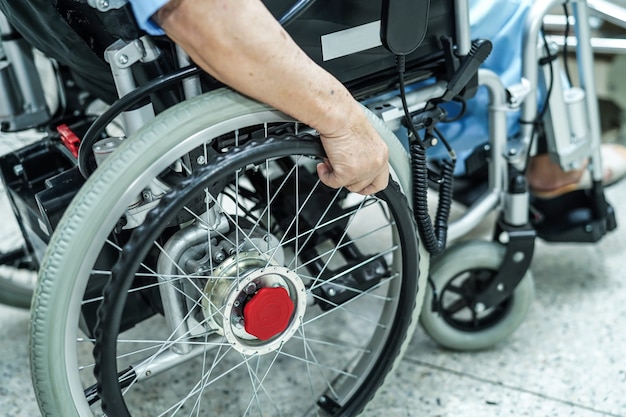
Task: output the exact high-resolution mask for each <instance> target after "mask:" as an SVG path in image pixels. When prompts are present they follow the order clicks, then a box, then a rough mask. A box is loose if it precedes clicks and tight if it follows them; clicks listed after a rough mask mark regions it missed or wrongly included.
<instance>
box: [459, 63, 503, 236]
mask: <svg viewBox="0 0 626 417" xmlns="http://www.w3.org/2000/svg"><path fill="white" fill-rule="evenodd" d="M478 81H479V84H480V85H481V86H484V87H486V88H487V91H488V92H489V98H490V104H489V144H490V147H491V163H490V164H489V188H488V191H487V192H486V193H485V194H484V195H483V196H482V197H481V198H480V199H479V200H477V201H476V202H475V203H474V204H473V205H472V206H470V207H469V208H468V209H467V210H466V211H465V213H464V214H463V215H462V216H461V217H460V218H458V219H456V220H454V221H453V222H451V223H450V225H449V227H448V242H450V243H452V242H453V241H455V240H457V239H460V238H462V237H463V236H465V235H466V234H467V233H469V232H470V231H471V230H473V229H474V228H475V227H476V226H478V225H479V224H480V223H481V222H482V221H483V220H484V219H485V216H487V214H489V213H490V212H491V211H493V210H495V209H497V208H498V207H499V206H500V205H501V204H502V201H503V199H502V197H503V192H504V187H505V178H506V161H507V155H506V149H507V123H506V113H507V111H508V110H509V108H508V106H507V95H506V89H505V88H504V85H503V84H502V81H501V80H500V78H499V77H498V76H497V75H496V74H495V73H494V72H492V71H489V70H485V69H481V70H480V71H479V72H478Z"/></svg>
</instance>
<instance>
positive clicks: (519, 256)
mask: <svg viewBox="0 0 626 417" xmlns="http://www.w3.org/2000/svg"><path fill="white" fill-rule="evenodd" d="M524 258H525V256H524V252H515V253H514V254H513V262H515V263H516V264H518V263H520V262H522V261H523V260H524Z"/></svg>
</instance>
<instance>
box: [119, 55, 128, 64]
mask: <svg viewBox="0 0 626 417" xmlns="http://www.w3.org/2000/svg"><path fill="white" fill-rule="evenodd" d="M128 61H129V59H128V55H126V54H121V55H120V56H118V57H117V62H119V63H120V64H122V65H126V64H128Z"/></svg>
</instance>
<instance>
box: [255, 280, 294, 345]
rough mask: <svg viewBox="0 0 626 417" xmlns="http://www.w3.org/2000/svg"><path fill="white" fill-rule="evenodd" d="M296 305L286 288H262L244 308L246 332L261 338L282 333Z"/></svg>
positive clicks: (264, 338)
mask: <svg viewBox="0 0 626 417" xmlns="http://www.w3.org/2000/svg"><path fill="white" fill-rule="evenodd" d="M293 310H294V305H293V301H291V298H290V297H289V293H288V292H287V290H286V289H284V288H261V289H260V290H259V291H257V293H256V294H255V295H254V296H253V297H252V299H251V300H250V301H248V302H247V303H246V305H245V306H244V308H243V319H244V328H245V329H246V332H247V333H249V334H251V335H252V336H255V337H257V338H258V339H260V340H268V339H271V338H272V337H274V336H276V335H277V334H279V333H282V332H283V331H284V330H285V329H286V328H287V325H288V324H289V320H290V319H291V315H292V314H293Z"/></svg>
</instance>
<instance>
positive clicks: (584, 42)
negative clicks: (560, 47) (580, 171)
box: [573, 0, 602, 181]
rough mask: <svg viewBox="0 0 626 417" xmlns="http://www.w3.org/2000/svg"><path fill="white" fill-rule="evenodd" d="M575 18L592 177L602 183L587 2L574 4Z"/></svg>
mask: <svg viewBox="0 0 626 417" xmlns="http://www.w3.org/2000/svg"><path fill="white" fill-rule="evenodd" d="M573 10H574V17H575V18H576V26H575V27H574V28H575V31H576V37H577V38H578V44H577V45H576V57H577V59H578V68H579V79H580V86H581V88H582V89H583V90H584V91H585V93H586V104H587V115H588V119H589V120H588V121H589V131H590V132H589V135H590V140H591V163H590V165H589V168H590V170H591V177H592V178H593V179H594V180H595V181H602V163H601V156H600V145H601V137H600V136H601V134H600V132H601V128H600V111H599V108H598V100H597V95H596V86H595V75H594V68H593V50H592V48H591V43H590V41H589V39H590V38H591V29H590V28H589V12H588V9H587V1H586V0H580V1H577V2H575V3H574V4H573Z"/></svg>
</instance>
